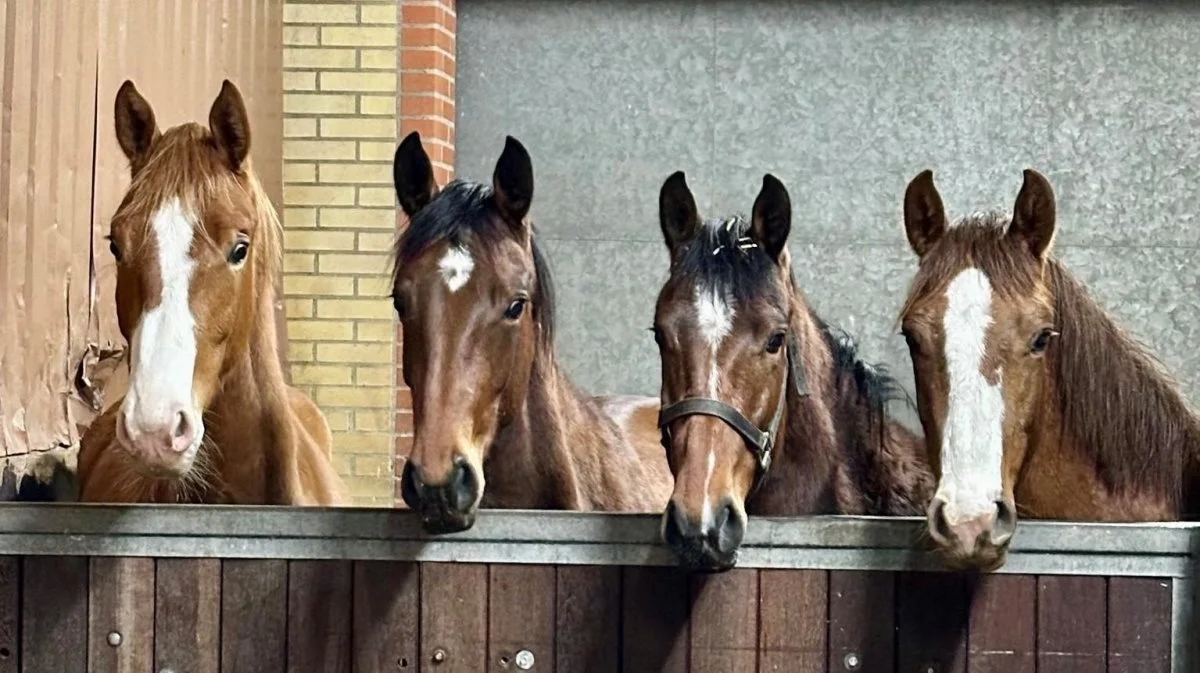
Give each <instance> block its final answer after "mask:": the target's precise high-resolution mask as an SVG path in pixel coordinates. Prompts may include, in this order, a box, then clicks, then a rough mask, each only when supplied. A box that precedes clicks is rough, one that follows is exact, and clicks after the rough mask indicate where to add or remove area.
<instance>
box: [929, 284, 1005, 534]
mask: <svg viewBox="0 0 1200 673" xmlns="http://www.w3.org/2000/svg"><path fill="white" fill-rule="evenodd" d="M946 300H947V304H946V314H945V316H943V328H944V330H945V335H946V350H945V356H946V373H947V376H948V378H949V384H950V394H949V404H948V410H947V414H946V423H945V427H944V428H943V429H942V479H941V481H940V482H939V483H938V488H937V493H936V494H935V495H934V497H935V498H940V499H942V500H943V501H944V502H945V503H946V510H945V511H946V518H947V520H948V521H949V522H950V523H951V524H953V523H957V522H959V521H965V520H967V519H971V518H974V517H977V516H981V515H988V514H991V513H992V512H994V511H995V506H996V505H995V503H996V501H997V500H999V499H1000V497H1001V495H1002V494H1003V484H1002V476H1001V473H1002V471H1003V463H1004V395H1003V392H1002V391H1003V388H1002V386H1003V379H1002V375H1003V372H999V371H997V372H995V374H996V376H995V380H996V383H995V385H993V384H991V383H989V382H988V378H987V377H985V376H984V373H983V372H982V365H983V358H984V354H985V349H986V343H987V341H986V339H987V332H988V328H989V327H991V325H992V314H991V310H992V285H991V283H990V282H988V279H987V276H985V275H984V273H983V272H982V271H980V270H979V269H975V268H970V269H966V270H964V271H962V272H961V273H959V274H958V275H957V276H955V278H954V280H953V281H951V282H950V286H949V287H948V288H947V289H946Z"/></svg>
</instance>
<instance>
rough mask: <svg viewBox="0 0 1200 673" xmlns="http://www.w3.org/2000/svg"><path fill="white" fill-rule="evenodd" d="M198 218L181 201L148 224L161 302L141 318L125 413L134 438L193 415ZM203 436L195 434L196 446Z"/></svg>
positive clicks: (167, 206) (133, 345)
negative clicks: (183, 412)
mask: <svg viewBox="0 0 1200 673" xmlns="http://www.w3.org/2000/svg"><path fill="white" fill-rule="evenodd" d="M194 222H195V216H194V215H193V214H192V213H189V212H187V211H185V210H184V209H183V204H182V203H181V202H180V201H179V199H178V198H172V199H171V200H169V201H167V202H166V203H165V204H164V205H163V206H162V207H161V208H160V209H159V210H158V212H156V213H155V214H154V216H153V217H152V218H151V220H150V231H151V233H152V235H153V236H154V242H155V246H154V247H155V249H156V251H157V253H158V268H159V273H160V279H161V281H162V296H161V297H160V298H159V302H158V305H157V306H155V307H153V308H151V309H149V310H147V311H145V312H143V313H142V319H141V321H140V322H139V323H138V325H137V327H136V328H135V329H134V332H133V337H132V339H131V342H132V343H131V349H130V362H129V367H130V379H129V393H128V394H127V395H126V396H125V402H124V405H123V411H124V413H125V421H126V425H127V426H128V427H129V429H130V430H131V431H133V432H148V431H153V430H158V429H161V428H163V427H164V426H166V427H170V425H171V424H172V423H173V422H174V420H175V414H176V412H177V411H178V410H180V409H188V410H191V409H193V407H194V400H193V398H192V378H193V373H194V369H195V366H196V331H195V330H196V320H195V318H194V317H193V316H192V309H191V306H190V305H189V303H188V293H189V289H190V284H191V279H192V270H193V269H194V267H195V262H194V261H193V260H192V257H191V247H192V237H193V235H194V228H195V226H194ZM201 436H202V432H200V429H197V432H196V437H195V440H194V441H195V442H199V441H200V438H201Z"/></svg>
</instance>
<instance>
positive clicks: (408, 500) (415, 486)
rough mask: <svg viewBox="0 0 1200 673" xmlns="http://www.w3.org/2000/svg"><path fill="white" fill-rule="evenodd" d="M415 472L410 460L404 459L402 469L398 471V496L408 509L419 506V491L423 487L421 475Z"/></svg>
mask: <svg viewBox="0 0 1200 673" xmlns="http://www.w3.org/2000/svg"><path fill="white" fill-rule="evenodd" d="M417 472H418V470H417V469H416V467H414V466H413V464H412V462H410V461H404V469H403V470H401V472H400V498H401V499H403V500H404V504H406V505H408V507H409V509H417V508H418V507H419V506H420V504H421V492H422V491H423V490H424V488H425V484H424V483H423V482H422V481H421V475H419V474H417Z"/></svg>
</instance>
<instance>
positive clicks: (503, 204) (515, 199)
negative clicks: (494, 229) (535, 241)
mask: <svg viewBox="0 0 1200 673" xmlns="http://www.w3.org/2000/svg"><path fill="white" fill-rule="evenodd" d="M492 193H493V198H495V200H496V207H497V208H499V209H500V212H501V213H502V214H503V215H504V218H505V219H506V220H508V223H509V225H511V226H512V227H514V228H515V229H523V228H524V227H525V216H526V215H527V214H528V213H529V206H530V204H532V203H533V160H532V159H530V158H529V152H528V151H526V149H525V146H524V145H522V144H521V142H520V141H519V140H517V139H516V138H514V137H512V136H505V137H504V151H503V152H501V153H500V158H499V159H498V160H497V161H496V170H495V171H494V172H493V173H492Z"/></svg>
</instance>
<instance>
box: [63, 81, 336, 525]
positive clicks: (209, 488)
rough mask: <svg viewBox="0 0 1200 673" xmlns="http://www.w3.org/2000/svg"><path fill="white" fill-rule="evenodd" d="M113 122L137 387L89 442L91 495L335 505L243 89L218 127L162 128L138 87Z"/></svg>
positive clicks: (124, 317)
mask: <svg viewBox="0 0 1200 673" xmlns="http://www.w3.org/2000/svg"><path fill="white" fill-rule="evenodd" d="M115 112H116V131H117V141H118V143H119V144H120V146H121V149H122V150H123V151H124V153H125V156H126V157H128V158H129V162H130V173H131V177H132V181H131V184H130V185H129V189H128V191H127V192H126V194H125V198H124V199H123V200H122V202H121V205H120V206H119V207H118V208H117V212H116V213H115V214H114V215H113V217H112V224H111V232H110V235H109V241H110V245H109V249H110V250H111V252H112V254H113V256H114V257H115V258H116V262H117V291H116V301H117V318H118V321H119V323H120V328H121V334H122V335H124V337H125V339H126V341H127V342H128V343H129V353H130V357H129V367H130V373H129V391H128V392H127V394H126V395H125V398H124V399H123V400H122V401H121V403H120V404H119V405H113V406H112V407H111V408H110V409H109V410H108V411H107V412H105V413H104V414H102V415H101V416H100V417H98V418H97V419H96V420H95V421H94V422H93V423H92V425H91V427H90V428H89V429H88V431H87V433H86V434H85V435H84V437H83V439H82V442H81V445H80V449H79V468H78V469H79V482H80V499H81V500H84V501H91V502H158V503H167V502H191V503H238V504H282V505H307V504H315V505H330V504H340V503H341V502H342V501H343V497H344V496H343V494H342V493H343V488H342V484H341V480H340V479H339V478H338V476H337V473H336V472H335V471H334V469H333V465H332V463H331V460H330V455H329V453H330V446H331V443H332V437H331V435H330V432H329V426H328V425H326V423H325V418H324V416H323V415H322V414H321V411H320V410H319V409H318V408H317V407H316V405H315V404H313V402H312V401H311V400H310V399H309V398H308V397H306V396H305V395H304V394H303V393H301V392H300V391H299V390H296V389H295V388H292V387H289V386H288V385H287V384H286V383H285V379H284V377H283V370H282V367H281V365H280V361H279V354H278V352H277V348H278V345H277V342H276V333H275V315H274V301H275V292H274V287H275V279H276V277H277V276H278V273H279V268H280V260H281V256H282V247H283V246H282V229H281V227H280V224H279V220H278V218H277V217H276V214H275V210H274V208H273V207H272V205H271V202H270V200H269V198H268V197H267V195H266V194H265V193H264V192H263V188H262V185H261V184H260V183H259V181H258V178H257V177H255V174H254V171H253V169H252V168H251V166H250V159H249V152H250V120H249V118H248V117H247V114H246V108H245V105H244V104H243V103H242V97H241V94H240V93H239V92H238V90H237V88H236V87H235V86H234V85H233V84H231V83H230V82H229V81H225V82H224V83H223V84H222V85H221V92H220V94H219V95H218V96H217V98H216V101H215V102H214V103H213V105H212V109H211V111H210V113H209V118H208V124H209V126H208V128H207V129H206V128H204V127H203V126H201V125H199V124H196V123H187V124H181V125H179V126H175V127H173V128H170V129H168V130H167V131H165V132H161V133H160V132H159V130H158V127H157V125H156V123H155V119H154V111H153V110H152V109H151V107H150V104H149V103H147V102H146V100H145V99H144V98H142V96H141V95H140V94H139V93H138V91H137V89H136V88H135V87H134V85H133V83H132V82H128V81H127V82H125V83H124V84H123V85H121V88H120V90H119V91H118V92H117V99H116V110H115Z"/></svg>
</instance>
